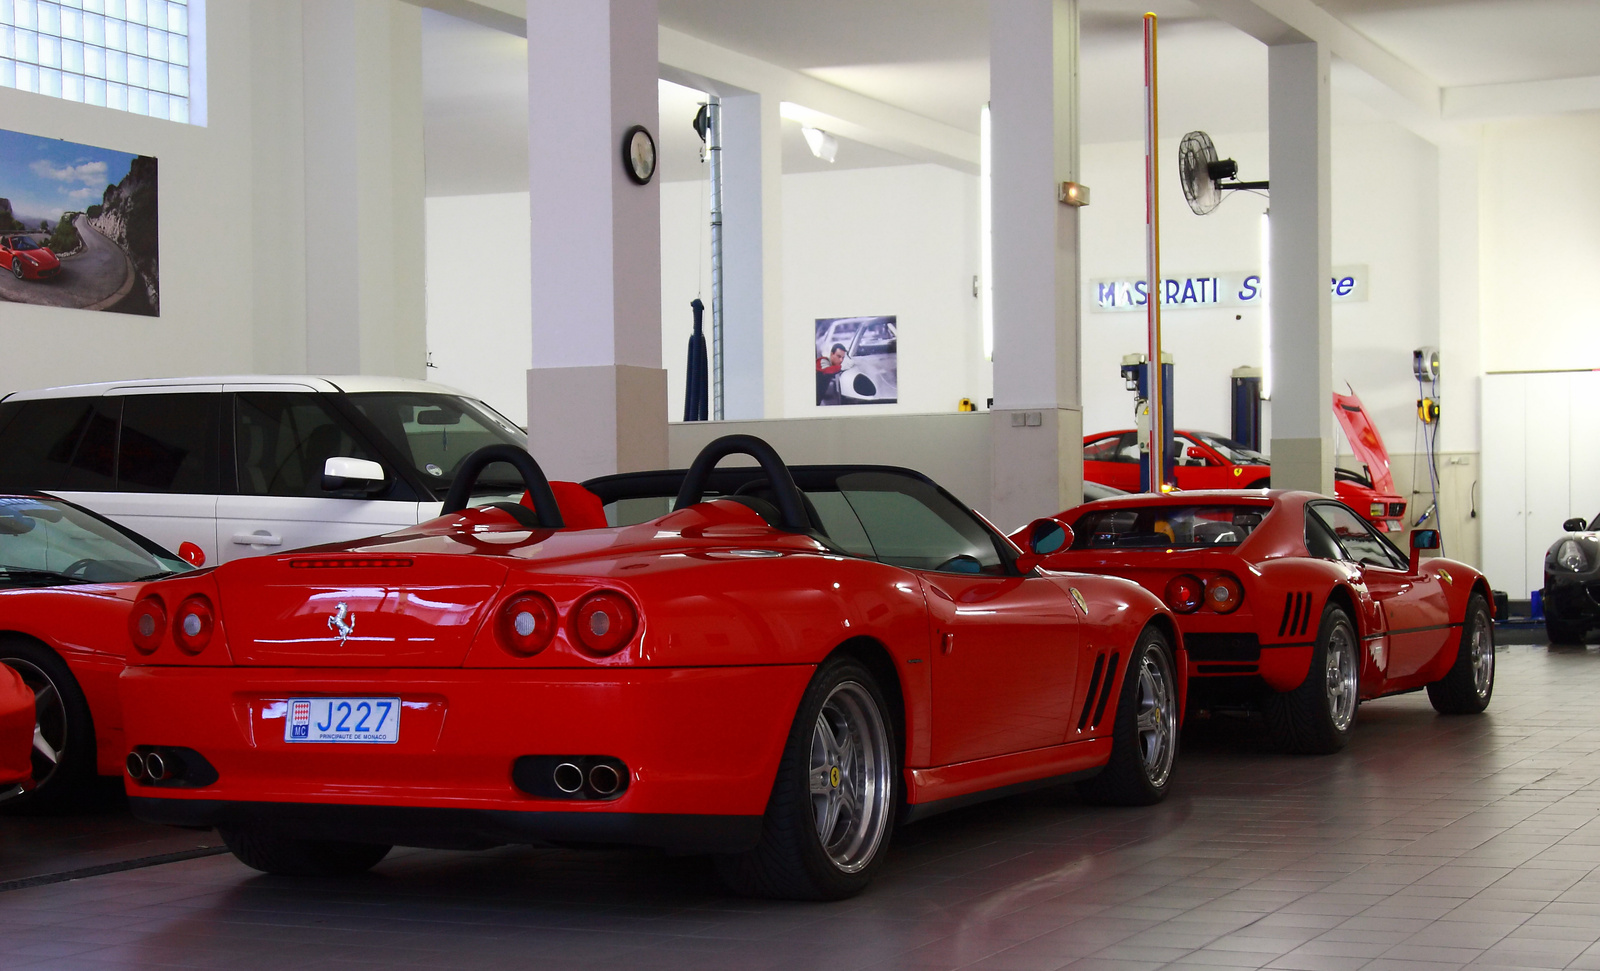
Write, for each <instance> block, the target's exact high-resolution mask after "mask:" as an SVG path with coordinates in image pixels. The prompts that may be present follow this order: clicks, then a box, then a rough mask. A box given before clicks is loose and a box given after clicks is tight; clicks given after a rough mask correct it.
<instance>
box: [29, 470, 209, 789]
mask: <svg viewBox="0 0 1600 971" xmlns="http://www.w3.org/2000/svg"><path fill="white" fill-rule="evenodd" d="M189 569H190V567H189V565H188V564H187V563H185V562H183V561H182V560H180V559H178V558H177V557H176V556H174V555H172V554H171V553H169V552H167V551H166V550H164V549H162V548H161V547H159V546H157V545H156V544H154V543H152V542H150V541H149V540H147V539H145V538H144V537H142V536H140V535H138V534H137V533H134V532H131V531H129V530H126V529H124V528H122V527H121V526H118V525H116V524H115V523H112V522H111V521H109V520H106V519H103V518H101V517H100V516H97V515H95V514H94V513H92V512H90V511H89V510H87V509H84V508H83V507H81V506H76V505H73V504H72V503H70V502H67V501H65V500H63V499H57V498H55V497H54V496H48V495H43V494H37V493H35V494H4V493H0V664H5V665H8V666H10V667H11V668H12V669H14V670H15V671H16V672H17V673H18V674H19V675H21V678H22V681H23V683H24V684H25V686H26V687H27V689H28V693H29V695H30V703H29V708H30V713H29V716H28V719H29V721H30V722H32V723H33V728H32V729H31V730H30V731H29V737H30V738H31V741H32V755H31V763H32V764H31V771H30V772H29V773H28V775H27V778H25V779H23V780H22V781H21V785H22V788H23V791H22V792H21V793H20V794H18V795H16V796H15V797H14V798H12V799H10V800H8V801H7V804H6V805H7V809H8V810H18V811H41V810H47V809H57V808H61V807H64V806H67V805H69V804H70V803H71V802H72V801H73V799H74V798H75V797H76V796H77V795H79V794H80V793H81V791H82V790H83V788H84V787H85V786H86V785H87V784H88V783H90V782H91V781H92V780H93V779H94V778H95V777H96V775H110V776H116V775H121V774H122V757H123V756H124V755H125V754H127V747H126V746H125V745H124V744H123V741H122V711H121V705H120V704H119V703H118V698H117V675H119V674H120V673H122V666H123V655H125V654H126V653H127V647H126V643H127V635H126V634H125V633H124V632H125V631H126V630H127V620H128V611H129V610H130V609H131V608H132V606H133V601H134V599H135V595H136V594H137V592H138V590H139V588H140V587H141V586H142V585H143V583H144V582H145V581H147V580H151V579H154V578H156V577H164V576H169V575H171V574H173V573H180V572H184V571H187V570H189ZM3 720H4V716H0V721H3ZM3 764H8V763H7V756H6V754H5V753H4V752H0V765H3ZM5 788H6V786H5V783H4V780H3V779H0V789H5Z"/></svg>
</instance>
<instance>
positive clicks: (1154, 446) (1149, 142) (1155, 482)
mask: <svg viewBox="0 0 1600 971" xmlns="http://www.w3.org/2000/svg"><path fill="white" fill-rule="evenodd" d="M1157 138H1158V130H1157V125H1156V15H1155V14H1153V13H1147V14H1145V15H1144V180H1145V189H1144V206H1145V277H1146V295H1145V305H1144V306H1145V320H1146V322H1147V323H1148V329H1149V343H1150V349H1149V356H1148V357H1147V358H1146V359H1145V360H1146V365H1145V366H1146V368H1147V370H1146V374H1147V375H1148V380H1147V381H1146V386H1147V387H1148V389H1149V392H1150V401H1149V406H1148V407H1149V412H1150V491H1151V492H1162V491H1164V489H1165V486H1166V484H1167V483H1166V478H1167V475H1166V473H1167V463H1166V450H1167V441H1166V427H1167V423H1166V416H1165V414H1164V411H1165V409H1164V408H1163V403H1164V400H1165V399H1164V396H1163V395H1162V391H1163V388H1162V384H1163V381H1162V375H1161V213H1160V201H1161V191H1160V189H1159V188H1158V184H1159V179H1158V176H1159V174H1160V165H1159V164H1158V163H1157V161H1156V154H1157V152H1158V151H1159V149H1160V144H1159V142H1158V141H1157Z"/></svg>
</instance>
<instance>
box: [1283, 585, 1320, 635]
mask: <svg viewBox="0 0 1600 971" xmlns="http://www.w3.org/2000/svg"><path fill="white" fill-rule="evenodd" d="M1311 601H1312V595H1311V594H1309V593H1290V594H1285V595H1284V598H1283V620H1281V621H1279V622H1278V636H1279V637H1304V636H1305V633H1306V631H1307V630H1308V629H1309V628H1310V626H1311V606H1312V603H1311Z"/></svg>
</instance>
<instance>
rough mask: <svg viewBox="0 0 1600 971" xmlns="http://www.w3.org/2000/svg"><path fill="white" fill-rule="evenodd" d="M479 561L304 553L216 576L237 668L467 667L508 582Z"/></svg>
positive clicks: (500, 570)
mask: <svg viewBox="0 0 1600 971" xmlns="http://www.w3.org/2000/svg"><path fill="white" fill-rule="evenodd" d="M506 572H507V571H506V567H505V566H503V565H502V564H500V563H498V562H496V561H494V560H491V559H488V558H480V557H475V556H450V555H440V554H399V555H390V554H381V555H373V554H362V553H335V554H326V553H312V552H307V553H301V554H288V555H284V556H278V557H266V556H262V557H252V558H250V559H245V560H237V561H235V562H233V563H229V564H227V565H226V566H223V567H221V568H220V569H218V570H217V573H216V578H217V584H218V587H219V589H220V594H221V601H222V602H221V603H220V604H219V605H218V607H219V610H220V611H221V613H222V615H223V620H224V623H225V624H226V629H227V632H228V634H227V636H228V646H229V648H230V650H231V651H232V653H233V658H234V662H235V663H237V664H241V665H259V666H274V667H459V666H460V665H461V663H462V662H463V661H464V660H465V659H466V656H467V651H468V649H469V648H470V647H471V645H472V639H473V636H474V635H475V634H476V633H477V630H478V627H479V626H480V625H481V623H482V621H483V618H484V616H485V615H486V613H487V612H488V610H489V609H490V607H491V605H492V604H493V602H494V599H495V597H496V595H497V594H498V593H499V592H500V588H501V585H502V584H503V583H504V582H505V578H506Z"/></svg>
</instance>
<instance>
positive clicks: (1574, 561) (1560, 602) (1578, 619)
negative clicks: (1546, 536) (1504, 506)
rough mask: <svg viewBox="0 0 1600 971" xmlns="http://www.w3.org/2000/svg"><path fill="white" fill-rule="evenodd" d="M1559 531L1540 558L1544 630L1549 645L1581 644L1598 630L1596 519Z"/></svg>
mask: <svg viewBox="0 0 1600 971" xmlns="http://www.w3.org/2000/svg"><path fill="white" fill-rule="evenodd" d="M1561 529H1562V530H1563V532H1562V534H1561V536H1560V537H1559V538H1558V539H1557V540H1556V541H1555V542H1554V543H1551V544H1550V549H1548V550H1547V551H1545V554H1544V594H1543V596H1544V627H1545V632H1546V633H1547V634H1549V635H1550V643H1552V644H1581V643H1583V639H1584V637H1585V636H1587V635H1588V633H1589V632H1590V631H1592V630H1594V629H1595V628H1597V627H1600V515H1596V516H1595V518H1594V519H1591V520H1589V521H1588V522H1585V521H1584V520H1583V519H1582V518H1581V517H1580V518H1574V519H1569V520H1567V521H1566V522H1564V523H1562V524H1561Z"/></svg>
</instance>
